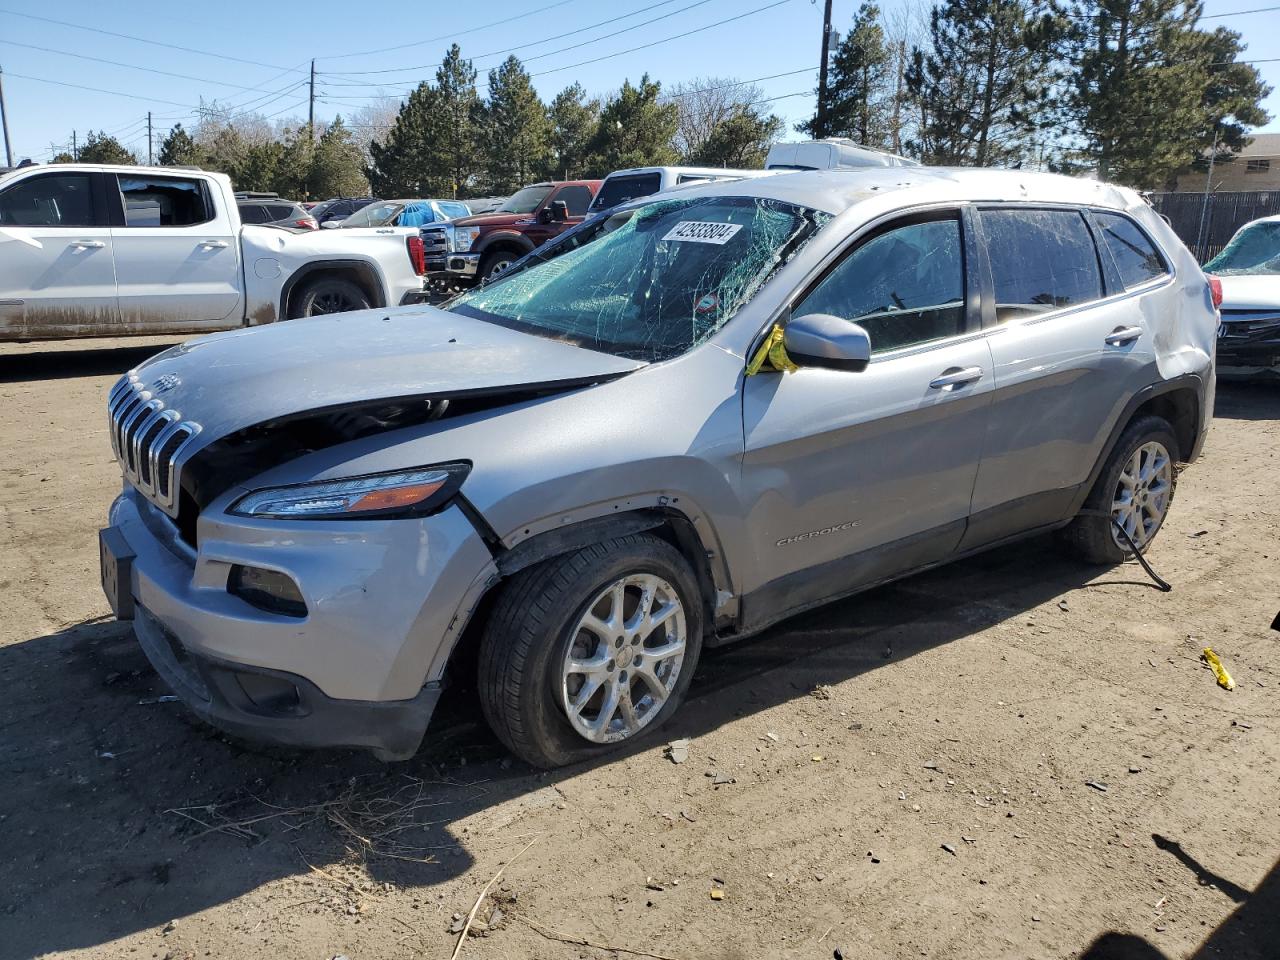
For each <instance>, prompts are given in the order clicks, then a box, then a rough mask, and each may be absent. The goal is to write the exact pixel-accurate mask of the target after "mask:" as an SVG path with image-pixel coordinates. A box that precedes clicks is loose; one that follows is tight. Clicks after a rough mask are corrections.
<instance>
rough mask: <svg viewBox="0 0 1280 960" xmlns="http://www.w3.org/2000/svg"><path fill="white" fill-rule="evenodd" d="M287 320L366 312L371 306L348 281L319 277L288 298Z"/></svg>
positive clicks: (366, 296) (365, 295) (365, 297)
mask: <svg viewBox="0 0 1280 960" xmlns="http://www.w3.org/2000/svg"><path fill="white" fill-rule="evenodd" d="M289 301H290V302H289V319H290V320H298V319H300V318H302V317H319V316H323V315H325V314H329V313H346V312H347V311H349V310H368V309H369V308H370V307H371V306H373V304H371V303H370V302H369V297H368V295H367V294H366V293H365V292H364V291H363V290H361V289H360V288H359V287H358V286H356V285H355V284H354V283H352V282H351V281H350V280H340V279H338V278H337V277H320V278H319V279H316V280H311V281H309V282H308V283H305V284H304V285H303V287H302V290H301V291H300V292H298V293H295V294H294V295H293V296H291V297H290V298H289Z"/></svg>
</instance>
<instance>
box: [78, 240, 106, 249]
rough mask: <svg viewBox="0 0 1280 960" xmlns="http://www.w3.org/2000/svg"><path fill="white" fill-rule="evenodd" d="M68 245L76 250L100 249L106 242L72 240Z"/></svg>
mask: <svg viewBox="0 0 1280 960" xmlns="http://www.w3.org/2000/svg"><path fill="white" fill-rule="evenodd" d="M70 246H73V247H75V248H76V249H77V250H101V249H102V248H103V247H105V246H106V244H105V243H103V242H102V241H101V240H72V241H71V243H70Z"/></svg>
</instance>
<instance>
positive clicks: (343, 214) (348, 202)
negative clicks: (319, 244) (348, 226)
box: [311, 197, 378, 223]
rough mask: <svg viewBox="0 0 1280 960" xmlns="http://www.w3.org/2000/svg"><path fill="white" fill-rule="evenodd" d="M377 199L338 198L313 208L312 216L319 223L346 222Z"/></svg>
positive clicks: (321, 202)
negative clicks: (329, 221)
mask: <svg viewBox="0 0 1280 960" xmlns="http://www.w3.org/2000/svg"><path fill="white" fill-rule="evenodd" d="M377 199H378V198H377V197H336V198H334V199H332V200H321V201H320V202H319V203H317V204H316V205H315V206H314V207H312V208H311V215H312V216H313V217H315V218H316V221H317V222H319V223H324V222H326V221H328V220H345V219H347V217H349V216H351V215H352V214H353V213H355V212H356V211H357V210H359V209H361V208H362V207H367V206H368V205H369V204H371V203H376V202H377Z"/></svg>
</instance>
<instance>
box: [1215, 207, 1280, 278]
mask: <svg viewBox="0 0 1280 960" xmlns="http://www.w3.org/2000/svg"><path fill="white" fill-rule="evenodd" d="M1204 272H1205V273H1217V274H1221V275H1222V276H1224V277H1236V276H1248V275H1250V274H1277V273H1280V221H1276V220H1269V221H1264V222H1262V223H1253V224H1250V225H1249V226H1247V227H1245V228H1244V229H1243V230H1241V231H1240V232H1239V233H1237V234H1236V235H1235V236H1234V237H1232V238H1231V242H1230V243H1228V244H1227V245H1226V246H1225V247H1223V248H1222V252H1221V253H1219V254H1218V255H1217V256H1216V257H1214V258H1213V259H1212V260H1210V261H1209V262H1208V263H1206V264H1205V265H1204Z"/></svg>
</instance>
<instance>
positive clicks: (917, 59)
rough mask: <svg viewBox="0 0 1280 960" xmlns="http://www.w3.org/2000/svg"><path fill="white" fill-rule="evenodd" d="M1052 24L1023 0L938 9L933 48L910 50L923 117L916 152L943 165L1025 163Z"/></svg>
mask: <svg viewBox="0 0 1280 960" xmlns="http://www.w3.org/2000/svg"><path fill="white" fill-rule="evenodd" d="M1032 2H1036V0H1032ZM1054 25H1055V21H1052V20H1049V19H1047V18H1045V17H1044V16H1043V15H1042V13H1041V11H1039V10H1038V9H1036V8H1032V7H1030V6H1028V4H1027V2H1024V0H946V2H945V3H944V4H942V5H940V6H935V7H934V8H933V11H932V13H931V14H930V19H929V48H928V49H927V50H922V49H920V48H919V47H917V48H916V49H915V50H914V51H912V62H911V67H910V69H909V70H908V71H907V89H908V90H909V91H910V93H911V95H912V96H913V97H914V98H915V99H916V101H917V103H918V105H919V108H920V114H921V116H920V122H919V130H918V133H917V142H916V143H914V144H912V145H911V147H912V149H913V150H914V152H916V153H917V154H919V155H920V157H921V159H923V160H924V161H925V162H926V163H935V164H944V165H945V164H952V165H965V166H979V167H987V166H1005V165H1008V164H1011V163H1014V162H1015V161H1020V160H1021V159H1023V157H1024V156H1026V155H1027V153H1028V152H1029V148H1030V139H1031V137H1032V135H1033V134H1034V133H1035V132H1036V130H1037V129H1038V128H1039V125H1040V121H1041V119H1042V117H1043V114H1042V113H1041V111H1042V109H1043V107H1044V105H1045V103H1046V102H1047V99H1048V94H1049V86H1050V73H1049V67H1050V63H1051V53H1052V42H1053V40H1054V38H1055V36H1056V33H1055V27H1054Z"/></svg>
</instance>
